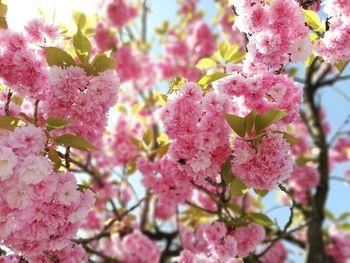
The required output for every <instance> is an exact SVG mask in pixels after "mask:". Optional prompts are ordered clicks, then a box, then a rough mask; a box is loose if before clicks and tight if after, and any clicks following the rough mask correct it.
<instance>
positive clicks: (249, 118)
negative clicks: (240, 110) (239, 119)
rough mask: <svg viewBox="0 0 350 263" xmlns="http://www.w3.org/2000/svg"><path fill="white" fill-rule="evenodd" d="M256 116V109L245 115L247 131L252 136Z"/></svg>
mask: <svg viewBox="0 0 350 263" xmlns="http://www.w3.org/2000/svg"><path fill="white" fill-rule="evenodd" d="M255 117H256V111H255V110H254V109H253V110H252V111H251V112H250V113H249V114H248V115H247V116H246V117H245V125H246V129H245V131H246V133H247V134H248V135H249V136H251V134H252V132H253V129H254V123H255Z"/></svg>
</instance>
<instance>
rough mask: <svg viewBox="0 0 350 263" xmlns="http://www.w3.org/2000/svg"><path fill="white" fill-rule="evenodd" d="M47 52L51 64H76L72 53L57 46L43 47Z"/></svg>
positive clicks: (64, 66) (60, 65)
mask: <svg viewBox="0 0 350 263" xmlns="http://www.w3.org/2000/svg"><path fill="white" fill-rule="evenodd" d="M43 49H44V50H45V52H46V60H47V64H48V65H49V66H59V67H62V68H66V67H69V66H73V65H75V61H74V59H73V58H72V56H71V55H69V54H68V53H67V52H65V51H63V50H62V49H59V48H57V47H43Z"/></svg>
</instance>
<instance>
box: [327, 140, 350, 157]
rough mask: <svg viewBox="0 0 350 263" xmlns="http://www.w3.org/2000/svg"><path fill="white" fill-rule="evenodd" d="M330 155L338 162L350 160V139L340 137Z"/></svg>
mask: <svg viewBox="0 0 350 263" xmlns="http://www.w3.org/2000/svg"><path fill="white" fill-rule="evenodd" d="M330 155H331V159H332V160H333V161H334V162H337V163H340V162H346V161H349V159H350V139H349V138H347V137H339V138H338V139H337V141H336V142H335V144H334V145H333V148H332V151H331V154H330Z"/></svg>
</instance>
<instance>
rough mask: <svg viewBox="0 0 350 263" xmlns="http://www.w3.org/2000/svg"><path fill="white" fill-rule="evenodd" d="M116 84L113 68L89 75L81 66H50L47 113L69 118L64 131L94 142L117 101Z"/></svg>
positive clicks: (117, 79)
mask: <svg viewBox="0 0 350 263" xmlns="http://www.w3.org/2000/svg"><path fill="white" fill-rule="evenodd" d="M118 87H119V78H118V76H117V75H116V74H115V72H113V71H112V70H107V71H104V72H102V73H100V74H99V75H98V76H88V75H87V74H86V73H85V71H84V70H83V69H82V68H80V67H75V66H70V67H68V68H65V69H62V68H60V67H57V66H53V67H52V68H51V69H50V72H49V92H48V97H47V100H45V102H44V110H45V113H46V116H47V117H61V118H65V119H70V120H72V121H73V124H72V125H70V126H68V127H67V128H64V130H65V131H66V132H71V133H72V132H73V133H75V134H77V135H79V136H82V137H84V138H86V139H88V140H90V141H91V142H97V141H98V140H100V139H101V136H102V134H103V132H104V130H105V127H106V124H107V113H108V111H109V109H110V107H111V106H113V105H114V104H115V102H116V94H117V88H118Z"/></svg>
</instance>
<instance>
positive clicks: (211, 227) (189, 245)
mask: <svg viewBox="0 0 350 263" xmlns="http://www.w3.org/2000/svg"><path fill="white" fill-rule="evenodd" d="M180 234H181V239H182V242H183V246H184V251H183V252H182V253H181V255H180V259H179V262H181V263H190V262H208V263H211V262H213V263H214V262H219V263H223V262H230V263H234V262H238V261H236V259H235V258H234V257H235V256H239V257H245V256H247V255H248V254H249V253H250V252H252V251H254V250H255V249H256V247H257V246H258V245H259V244H260V243H261V242H262V241H263V240H264V239H265V230H264V228H263V227H261V226H259V225H257V224H254V223H250V224H248V225H247V226H242V227H237V228H236V229H235V230H233V231H231V232H230V231H229V230H228V229H227V228H226V226H225V224H223V223H221V222H215V223H213V224H206V225H200V226H199V227H198V229H197V231H196V233H195V234H194V233H193V232H192V231H191V230H190V229H189V228H186V227H182V228H181V229H180Z"/></svg>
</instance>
